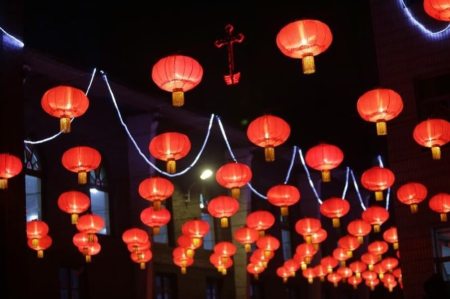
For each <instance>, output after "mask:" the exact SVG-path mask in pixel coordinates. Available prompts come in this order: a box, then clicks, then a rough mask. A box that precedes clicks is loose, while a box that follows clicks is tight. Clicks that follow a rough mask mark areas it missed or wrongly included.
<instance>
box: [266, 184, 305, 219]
mask: <svg viewBox="0 0 450 299" xmlns="http://www.w3.org/2000/svg"><path fill="white" fill-rule="evenodd" d="M267 200H268V201H269V202H270V203H271V204H273V205H274V206H277V207H280V211H281V216H287V215H288V214H289V213H288V207H289V206H292V205H294V204H296V203H297V202H299V201H300V191H299V190H298V188H297V187H295V186H292V185H287V184H281V185H276V186H273V187H271V188H270V189H269V191H267Z"/></svg>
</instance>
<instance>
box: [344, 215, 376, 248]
mask: <svg viewBox="0 0 450 299" xmlns="http://www.w3.org/2000/svg"><path fill="white" fill-rule="evenodd" d="M371 230H372V227H371V226H370V223H368V222H367V221H364V220H361V219H355V220H353V221H351V222H350V223H349V224H348V225H347V231H348V233H349V234H350V235H352V236H355V237H357V238H358V242H359V243H360V244H362V243H363V238H364V237H365V236H367V235H368V234H370V231H371Z"/></svg>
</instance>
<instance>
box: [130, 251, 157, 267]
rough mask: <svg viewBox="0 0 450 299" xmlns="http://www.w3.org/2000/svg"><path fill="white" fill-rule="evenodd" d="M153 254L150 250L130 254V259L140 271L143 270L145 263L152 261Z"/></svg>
mask: <svg viewBox="0 0 450 299" xmlns="http://www.w3.org/2000/svg"><path fill="white" fill-rule="evenodd" d="M152 257H153V254H152V252H151V251H150V250H144V251H139V252H131V253H130V258H131V260H132V261H133V262H135V263H138V264H139V266H140V268H141V270H144V269H145V263H147V262H149V261H151V260H152Z"/></svg>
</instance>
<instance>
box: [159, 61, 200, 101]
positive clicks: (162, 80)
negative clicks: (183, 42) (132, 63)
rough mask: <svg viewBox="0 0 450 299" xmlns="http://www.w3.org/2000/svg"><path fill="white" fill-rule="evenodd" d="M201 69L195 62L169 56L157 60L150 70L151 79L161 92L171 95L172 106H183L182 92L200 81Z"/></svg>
mask: <svg viewBox="0 0 450 299" xmlns="http://www.w3.org/2000/svg"><path fill="white" fill-rule="evenodd" d="M202 76H203V68H202V66H201V65H200V63H198V61H197V60H195V59H194V58H191V57H189V56H184V55H170V56H167V57H164V58H161V59H160V60H158V62H156V63H155V65H154V66H153V68H152V79H153V82H155V84H156V85H158V87H159V88H161V89H162V90H165V91H168V92H171V93H172V106H174V107H181V106H183V105H184V92H186V91H188V90H191V89H193V88H194V87H196V86H197V85H198V84H199V83H200V82H201V81H202Z"/></svg>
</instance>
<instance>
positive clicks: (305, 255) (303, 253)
mask: <svg viewBox="0 0 450 299" xmlns="http://www.w3.org/2000/svg"><path fill="white" fill-rule="evenodd" d="M316 253H317V249H316V248H314V245H312V244H308V243H302V244H300V245H298V246H297V248H296V249H295V254H297V255H298V256H299V257H301V261H300V263H301V266H302V268H306V265H308V264H310V263H311V260H312V258H313V257H314V255H315V254H316Z"/></svg>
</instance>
